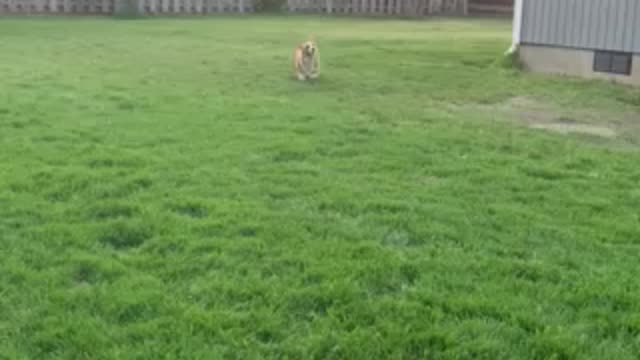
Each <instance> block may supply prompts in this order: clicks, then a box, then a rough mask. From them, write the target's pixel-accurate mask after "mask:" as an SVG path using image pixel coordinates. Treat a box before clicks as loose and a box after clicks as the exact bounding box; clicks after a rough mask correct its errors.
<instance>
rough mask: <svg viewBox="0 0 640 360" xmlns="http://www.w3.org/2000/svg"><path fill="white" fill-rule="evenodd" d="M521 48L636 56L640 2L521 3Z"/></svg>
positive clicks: (552, 0) (639, 45) (577, 0)
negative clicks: (548, 47)
mask: <svg viewBox="0 0 640 360" xmlns="http://www.w3.org/2000/svg"><path fill="white" fill-rule="evenodd" d="M522 16H523V18H522V35H521V36H522V38H521V42H522V43H523V44H540V45H552V46H566V47H574V48H583V49H602V50H612V51H626V52H635V53H640V0H524V8H523V15H522Z"/></svg>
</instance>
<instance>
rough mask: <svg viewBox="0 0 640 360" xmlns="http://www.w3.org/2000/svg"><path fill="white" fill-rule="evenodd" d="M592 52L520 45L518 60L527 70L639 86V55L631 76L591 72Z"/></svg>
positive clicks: (634, 62) (636, 57) (634, 59)
mask: <svg viewBox="0 0 640 360" xmlns="http://www.w3.org/2000/svg"><path fill="white" fill-rule="evenodd" d="M593 57H594V51H593V50H581V49H571V48H562V47H549V46H537V45H526V44H525V45H521V47H520V60H521V61H522V63H523V65H524V66H525V68H526V69H527V70H530V71H533V72H538V73H545V74H555V75H568V76H579V77H584V78H589V79H601V80H609V81H615V82H619V83H623V84H630V85H638V86H640V54H636V55H635V56H634V58H633V68H632V70H631V76H623V75H615V74H607V73H599V72H594V71H593Z"/></svg>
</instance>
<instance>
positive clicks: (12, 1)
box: [0, 0, 468, 16]
mask: <svg viewBox="0 0 640 360" xmlns="http://www.w3.org/2000/svg"><path fill="white" fill-rule="evenodd" d="M256 1H257V0H0V14H3V15H7V14H63V15H64V14H79V15H80V14H85V15H100V14H103V15H111V14H114V13H115V12H118V11H119V10H120V9H125V8H126V9H129V10H133V11H134V12H137V13H138V14H139V15H162V14H176V15H177V14H212V13H245V12H253V11H255V9H256ZM284 1H285V3H284V6H283V10H284V11H288V12H292V13H327V14H352V15H380V16H425V15H433V14H467V11H468V0H284Z"/></svg>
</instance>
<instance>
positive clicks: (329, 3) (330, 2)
mask: <svg viewBox="0 0 640 360" xmlns="http://www.w3.org/2000/svg"><path fill="white" fill-rule="evenodd" d="M331 13H333V0H327V14H331Z"/></svg>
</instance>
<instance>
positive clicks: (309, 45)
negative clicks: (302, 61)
mask: <svg viewBox="0 0 640 360" xmlns="http://www.w3.org/2000/svg"><path fill="white" fill-rule="evenodd" d="M302 51H303V52H304V54H305V55H306V56H308V57H313V56H314V55H315V54H316V51H317V50H316V44H314V43H313V42H312V41H307V42H305V43H304V44H302Z"/></svg>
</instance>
